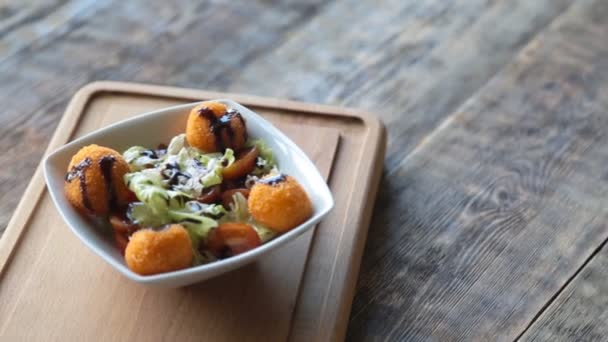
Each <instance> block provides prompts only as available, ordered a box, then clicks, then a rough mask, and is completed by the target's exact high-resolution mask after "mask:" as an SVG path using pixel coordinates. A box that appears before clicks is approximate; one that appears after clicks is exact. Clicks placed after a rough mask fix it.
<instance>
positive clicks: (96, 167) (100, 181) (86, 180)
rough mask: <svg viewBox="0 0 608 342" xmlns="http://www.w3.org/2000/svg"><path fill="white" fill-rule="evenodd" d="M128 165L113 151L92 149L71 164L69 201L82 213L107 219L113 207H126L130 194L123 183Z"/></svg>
mask: <svg viewBox="0 0 608 342" xmlns="http://www.w3.org/2000/svg"><path fill="white" fill-rule="evenodd" d="M128 172H129V165H128V164H127V162H126V161H125V160H124V158H123V157H122V155H121V154H120V153H118V152H116V151H114V150H112V149H110V148H107V147H102V146H98V145H89V146H85V147H83V148H81V149H80V150H79V151H78V152H77V153H76V154H75V155H74V156H73V157H72V160H71V161H70V164H69V166H68V172H67V174H66V177H65V185H64V188H65V194H66V197H67V199H68V201H69V202H70V203H71V204H72V205H73V206H74V207H76V209H78V210H79V211H80V212H82V213H85V214H93V215H96V216H106V215H108V214H109V213H110V210H111V209H112V207H122V206H125V205H127V202H128V200H129V197H130V191H129V189H128V188H127V186H126V185H125V183H124V181H123V177H124V175H125V174H126V173H128Z"/></svg>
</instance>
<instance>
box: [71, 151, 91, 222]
mask: <svg viewBox="0 0 608 342" xmlns="http://www.w3.org/2000/svg"><path fill="white" fill-rule="evenodd" d="M91 163H92V160H91V158H88V157H87V158H85V159H84V160H83V161H81V162H80V163H78V164H76V165H74V166H73V167H72V169H71V170H70V171H69V172H68V173H67V174H66V175H65V180H66V182H68V183H71V182H72V181H73V180H74V179H76V178H78V179H79V180H80V195H81V196H82V204H83V205H84V207H85V208H87V209H88V210H90V211H92V210H93V206H92V205H91V200H90V199H89V195H88V193H87V176H86V174H85V170H86V169H88V168H89V166H91Z"/></svg>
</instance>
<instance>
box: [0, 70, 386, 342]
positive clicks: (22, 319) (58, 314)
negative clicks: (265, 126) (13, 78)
mask: <svg viewBox="0 0 608 342" xmlns="http://www.w3.org/2000/svg"><path fill="white" fill-rule="evenodd" d="M217 97H223V98H232V99H235V100H236V101H238V102H241V103H243V104H245V105H248V106H249V107H251V108H253V109H254V110H256V111H258V112H260V113H262V114H263V115H264V116H266V117H267V118H269V119H270V120H271V121H273V122H275V124H277V125H278V126H279V128H281V129H283V130H284V131H285V132H286V133H287V134H288V135H290V136H291V137H292V138H293V139H294V140H295V141H296V143H298V144H299V145H300V146H301V147H302V148H303V149H304V150H305V151H306V152H307V153H308V154H309V156H310V157H311V158H312V159H313V160H314V161H315V163H316V165H317V167H318V168H319V169H320V170H321V171H322V172H323V173H324V174H325V175H328V174H329V171H330V169H331V168H332V161H334V166H333V176H332V178H331V180H330V187H331V188H332V192H333V193H334V196H335V199H336V203H337V205H336V209H335V210H334V211H333V212H332V213H331V214H330V216H328V217H327V219H325V220H324V221H323V222H322V223H321V224H320V225H319V227H318V228H317V231H316V235H314V236H313V234H312V232H311V233H309V234H306V235H305V236H302V237H301V238H298V239H297V240H295V241H294V242H292V243H290V244H289V245H288V246H285V247H284V248H281V249H280V250H277V251H276V252H273V253H271V254H269V255H267V257H265V258H264V259H263V260H262V261H261V262H258V263H255V264H253V265H250V266H247V267H245V268H243V269H241V270H238V271H236V272H232V273H230V274H227V275H225V276H222V277H220V278H217V279H213V280H210V281H208V282H205V283H203V284H199V285H195V286H191V287H188V288H184V289H179V290H160V289H150V288H146V287H144V286H142V285H137V284H134V283H131V282H129V281H128V280H126V279H124V278H122V277H121V276H120V275H118V274H117V273H116V272H114V271H113V270H112V269H111V268H110V267H109V266H107V265H105V264H104V263H103V261H102V260H100V259H99V258H97V257H96V256H94V255H93V254H92V253H90V252H89V251H87V250H86V249H85V247H84V246H82V245H81V244H80V242H79V241H78V240H77V239H76V238H75V237H74V236H72V234H71V233H70V232H69V230H68V229H67V228H66V227H65V225H64V224H63V222H62V221H61V220H60V218H59V216H58V214H57V212H56V210H55V209H54V207H53V206H52V203H51V201H50V198H49V196H48V194H47V193H46V191H44V190H43V182H42V179H41V175H40V172H39V171H38V172H37V173H36V175H35V177H34V179H33V180H32V183H31V184H30V186H29V187H28V190H27V191H26V194H25V196H24V200H22V202H21V204H20V206H19V208H18V210H17V212H16V214H15V216H14V217H13V219H12V220H11V223H10V224H9V227H8V228H7V231H6V233H5V236H4V237H3V239H2V240H0V243H1V244H0V271H2V273H1V274H0V275H1V277H2V278H1V282H0V318H1V319H0V339H9V340H15V339H26V340H41V339H45V340H46V339H53V340H54V339H57V340H74V339H80V340H83V339H91V338H95V339H104V340H106V339H107V340H125V341H126V340H157V339H168V340H213V341H216V340H219V341H221V340H239V341H241V340H264V341H275V340H278V341H280V340H285V339H286V338H287V337H290V338H291V339H292V340H308V339H309V338H311V337H313V338H314V337H315V336H317V337H320V336H327V337H328V336H333V337H337V338H339V337H341V336H343V334H344V329H345V326H346V322H347V319H348V312H349V309H350V302H351V301H352V296H353V290H354V280H355V279H356V275H357V271H358V265H359V260H360V256H361V250H362V247H363V242H364V239H365V235H366V228H367V224H368V223H369V217H370V213H371V206H368V205H367V204H368V203H369V200H370V199H372V200H373V197H374V196H375V192H376V188H377V184H378V179H379V171H380V170H378V168H372V166H377V165H378V164H380V163H379V161H381V160H382V158H383V151H384V135H383V130H382V126H381V125H380V124H379V123H378V122H377V121H376V120H374V119H372V118H371V117H370V116H369V115H367V114H364V113H358V112H355V111H350V110H345V109H340V108H332V107H323V106H316V105H306V104H300V103H294V102H284V101H278V100H272V99H262V98H255V97H246V96H238V95H230V94H217V93H208V92H200V91H194V90H181V89H177V88H163V87H152V86H143V85H131V84H121V83H111V82H106V83H97V84H93V85H91V86H89V87H87V88H85V89H83V90H82V91H81V92H80V93H79V94H78V95H77V96H75V98H74V100H73V101H72V103H71V105H70V106H69V108H68V110H67V112H66V114H65V116H64V119H63V120H62V122H61V123H60V125H59V128H58V130H57V132H56V134H55V136H54V138H53V141H52V142H51V145H50V147H49V149H53V148H55V147H56V146H59V145H61V144H62V143H64V142H65V141H66V140H68V139H69V138H73V137H77V136H80V135H82V134H85V133H87V132H90V131H92V130H94V129H96V128H98V127H101V126H104V125H107V124H109V123H112V122H115V121H117V120H120V119H123V118H126V117H130V116H132V115H136V114H138V113H141V112H144V111H147V110H151V109H154V108H161V107H165V106H168V105H173V104H177V103H184V102H191V101H195V100H201V99H208V98H217ZM296 123H297V126H296V125H294V124H296ZM322 126H325V127H322ZM338 137H340V139H338ZM362 155H366V156H368V157H367V158H365V159H362V158H361V156H362ZM370 155H371V156H372V158H369V156H370ZM334 156H335V158H334ZM353 171H354V172H353ZM355 181H356V186H357V188H356V189H355V191H353V188H354V185H355V184H353V183H354V182H355ZM363 199H365V200H366V202H363ZM307 255H308V258H307ZM302 277H304V278H302ZM328 317H329V319H327V318H328ZM33 322H35V324H32V323H33ZM107 327H111V329H108V328H107Z"/></svg>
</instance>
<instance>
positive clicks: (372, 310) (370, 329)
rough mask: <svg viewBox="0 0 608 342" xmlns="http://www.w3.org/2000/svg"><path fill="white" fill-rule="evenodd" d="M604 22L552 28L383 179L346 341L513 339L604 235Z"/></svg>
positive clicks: (572, 18)
mask: <svg viewBox="0 0 608 342" xmlns="http://www.w3.org/2000/svg"><path fill="white" fill-rule="evenodd" d="M607 13H608V6H607V4H606V2H603V1H583V2H581V3H579V4H578V5H577V6H576V8H574V9H573V10H572V11H571V12H568V13H567V14H565V15H564V16H563V17H560V18H559V19H558V20H557V21H556V22H554V23H553V24H552V25H551V27H550V28H549V29H548V30H547V31H546V32H543V34H541V35H540V36H539V37H538V38H537V39H535V40H533V41H532V42H531V43H530V44H529V45H528V46H527V47H526V48H525V49H524V50H523V51H522V52H521V53H520V54H519V55H518V57H517V58H516V59H515V61H514V62H513V63H512V64H511V65H509V66H508V67H507V68H506V69H505V70H503V71H502V72H501V73H500V74H499V75H498V76H497V77H496V78H494V79H493V80H492V81H491V82H490V83H489V84H488V85H487V86H486V87H484V89H483V90H482V91H481V92H480V93H478V94H477V95H476V96H474V97H473V98H472V99H470V100H469V101H467V102H466V104H465V105H464V106H463V107H462V108H460V109H459V110H458V111H457V112H456V113H455V114H454V115H453V116H451V117H450V118H449V119H448V120H447V121H446V122H445V123H444V124H443V125H442V126H441V127H439V128H438V129H437V131H435V132H434V133H433V135H432V136H430V137H429V138H428V139H425V140H424V141H423V142H422V143H421V144H420V145H419V146H418V147H417V148H416V150H415V151H414V152H413V153H412V154H411V155H410V156H409V157H408V158H406V159H405V160H403V162H402V163H401V164H400V166H399V169H398V171H397V172H396V173H394V174H392V175H391V179H390V180H389V182H390V183H391V184H392V185H393V186H392V187H389V188H387V189H384V191H386V192H387V193H388V195H387V196H386V199H389V200H390V201H391V202H393V205H394V206H396V207H398V208H401V209H402V210H401V211H397V210H392V211H391V212H390V214H389V215H386V216H385V217H383V218H382V220H381V221H377V222H376V223H377V224H378V226H380V227H383V226H394V225H395V224H398V225H397V227H395V229H394V230H392V231H391V234H390V235H389V236H387V238H386V239H384V244H383V245H380V244H376V240H374V239H371V240H370V245H368V247H369V248H368V252H369V253H368V254H366V257H365V258H364V260H363V266H362V269H365V270H367V272H365V273H362V274H361V278H360V289H359V293H358V296H359V297H358V300H356V301H355V303H354V305H353V311H352V314H351V315H352V316H351V324H350V329H349V339H350V340H354V341H356V340H370V339H381V340H427V339H431V340H440V341H446V340H454V341H460V340H513V339H514V338H516V337H517V336H518V335H519V334H520V333H521V332H522V331H523V330H524V329H525V328H526V326H527V325H528V324H529V323H530V322H532V320H533V319H534V318H535V316H536V314H537V313H538V312H539V310H541V309H542V308H543V307H544V305H545V304H546V303H548V302H549V301H550V300H551V299H552V298H553V296H554V295H555V294H556V293H558V291H560V289H561V288H562V286H564V285H565V284H566V282H567V281H568V280H569V278H570V277H571V276H572V275H573V274H575V272H576V271H577V270H578V268H579V267H581V266H582V265H583V263H584V262H585V261H586V260H587V259H588V258H589V257H590V256H591V255H592V253H593V252H594V250H595V249H596V248H597V247H598V246H599V244H601V243H602V242H603V241H604V240H605V239H606V237H608V225H607V224H606V222H607V219H608V209H607V208H606V206H605V199H606V196H607V195H608V181H607V178H606V170H605V167H606V165H608V151H607V150H606V148H605V146H606V144H607V143H608V133H607V132H608V116H606V115H605V113H606V110H607V109H608V101H607V100H606V99H607V98H608V86H607V84H608V72H607V70H608V68H607V66H608V65H607V64H606V61H607V60H608V46H607V45H606V44H602V43H600V42H603V41H604V39H605V37H606V34H608V21H606V14H607ZM556 51H559V53H556ZM378 205H380V206H381V205H389V202H380V203H379V204H378ZM378 226H376V227H378ZM374 228H375V227H374V226H372V227H371V228H370V236H373V235H374V234H375V232H374ZM389 237H390V239H389ZM387 250H388V251H387ZM378 288H383V291H377V290H376V289H378Z"/></svg>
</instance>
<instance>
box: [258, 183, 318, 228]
mask: <svg viewBox="0 0 608 342" xmlns="http://www.w3.org/2000/svg"><path fill="white" fill-rule="evenodd" d="M247 202H248V207H249V212H250V213H251V216H253V218H254V219H255V220H257V221H258V222H260V223H262V224H264V225H265V226H267V227H268V228H270V229H272V230H274V231H276V232H280V233H282V232H286V231H288V230H290V229H292V228H294V227H296V226H298V225H299V224H301V223H303V222H304V221H306V220H307V219H308V218H310V217H311V216H312V203H311V202H310V199H309V198H308V195H307V194H306V191H304V189H303V188H302V186H301V185H300V184H299V183H298V182H297V181H296V180H295V179H294V178H293V177H290V176H285V175H275V176H268V177H265V178H262V179H261V180H260V181H259V182H258V183H256V184H255V185H254V186H253V187H252V188H251V192H250V193H249V199H248V201H247Z"/></svg>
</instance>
